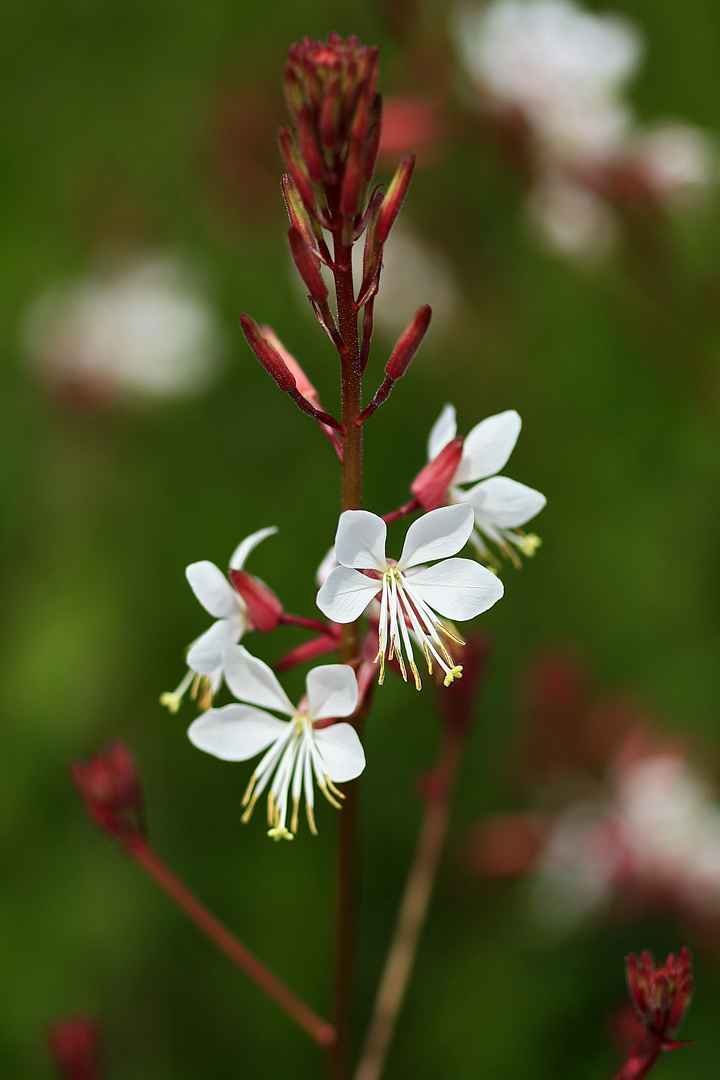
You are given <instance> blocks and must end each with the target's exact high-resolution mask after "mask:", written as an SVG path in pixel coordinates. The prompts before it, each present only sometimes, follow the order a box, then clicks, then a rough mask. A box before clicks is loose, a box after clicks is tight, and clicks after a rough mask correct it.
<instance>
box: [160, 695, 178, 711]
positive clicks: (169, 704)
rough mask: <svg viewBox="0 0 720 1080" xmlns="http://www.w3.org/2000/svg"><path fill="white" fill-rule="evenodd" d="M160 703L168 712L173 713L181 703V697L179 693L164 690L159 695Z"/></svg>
mask: <svg viewBox="0 0 720 1080" xmlns="http://www.w3.org/2000/svg"><path fill="white" fill-rule="evenodd" d="M160 704H161V705H164V706H165V708H166V709H167V710H168V712H171V713H173V715H174V714H175V713H176V712H177V711H178V709H179V708H180V706H181V705H182V698H181V697H180V695H179V694H175V693H173V692H172V691H171V690H166V691H165V693H164V694H161V695H160Z"/></svg>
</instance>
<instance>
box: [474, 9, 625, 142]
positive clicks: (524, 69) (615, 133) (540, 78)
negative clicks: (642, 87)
mask: <svg viewBox="0 0 720 1080" xmlns="http://www.w3.org/2000/svg"><path fill="white" fill-rule="evenodd" d="M455 36H456V40H457V43H458V48H459V49H460V52H461V55H462V57H463V60H464V62H465V66H466V68H467V69H468V72H469V74H470V75H471V77H472V78H473V80H474V81H475V83H476V84H477V85H478V87H479V89H480V90H481V91H482V92H483V93H484V94H485V95H486V96H490V97H491V98H494V99H495V100H499V101H500V102H502V103H504V104H505V105H511V106H514V107H516V108H518V109H520V110H521V112H522V113H523V114H524V116H525V117H526V118H527V119H528V121H529V122H530V124H531V125H532V126H533V128H534V130H535V133H536V135H537V136H538V137H539V138H540V140H541V142H542V143H544V144H545V145H546V146H548V147H549V148H550V149H551V151H552V153H553V154H555V153H558V152H560V153H562V154H565V153H570V154H577V153H582V154H586V153H588V152H590V153H593V154H595V153H598V152H602V151H604V150H607V149H609V148H613V147H614V146H616V145H617V143H618V142H619V140H620V139H621V138H622V137H623V135H624V133H625V131H626V130H627V128H628V125H629V123H630V113H629V110H628V109H627V107H626V106H625V104H624V103H623V102H622V99H621V93H622V91H623V90H624V87H625V84H626V83H627V81H628V79H629V78H630V76H631V75H632V74H633V72H634V71H635V69H636V67H637V64H638V61H639V58H640V54H641V52H642V42H641V39H640V37H639V35H638V33H637V31H636V30H635V28H634V27H633V26H631V25H630V24H629V23H628V22H626V21H625V20H624V19H622V18H619V17H618V16H615V15H596V14H594V13H592V12H587V11H583V10H582V8H580V7H578V6H577V5H575V4H574V3H572V2H571V0H495V2H494V3H491V4H488V5H487V6H485V5H483V6H476V7H470V8H466V9H465V10H464V11H463V12H461V15H460V17H459V19H458V20H457V23H456V34H455Z"/></svg>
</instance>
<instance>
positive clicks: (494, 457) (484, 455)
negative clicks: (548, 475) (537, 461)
mask: <svg viewBox="0 0 720 1080" xmlns="http://www.w3.org/2000/svg"><path fill="white" fill-rule="evenodd" d="M521 426H522V420H521V419H520V417H519V416H518V414H517V413H516V412H515V410H514V409H508V410H507V412H503V413H498V415H497V416H488V418H487V420H483V421H481V423H479V424H476V425H475V427H474V428H473V429H472V431H471V432H470V433H469V434H468V435H467V437H466V439H465V442H464V443H463V452H462V457H461V458H460V465H459V466H458V471H457V472H456V473H455V478H454V481H453V483H455V484H471V483H473V482H474V481H475V480H482V479H483V477H485V476H492V475H493V473H496V472H499V471H500V469H502V467H503V465H504V464H505V462H506V461H507V459H508V458H509V457H510V455H511V453H512V452H513V447H514V446H515V443H516V442H517V437H518V435H519V434H520V428H521Z"/></svg>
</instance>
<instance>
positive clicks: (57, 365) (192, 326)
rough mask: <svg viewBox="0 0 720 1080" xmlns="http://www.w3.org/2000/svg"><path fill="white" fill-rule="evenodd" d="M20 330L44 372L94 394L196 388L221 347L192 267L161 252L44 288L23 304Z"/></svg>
mask: <svg viewBox="0 0 720 1080" xmlns="http://www.w3.org/2000/svg"><path fill="white" fill-rule="evenodd" d="M22 338H23V343H24V346H25V349H26V351H27V355H28V359H29V362H30V363H31V365H32V366H33V368H34V369H35V370H36V371H37V373H38V375H39V376H40V377H41V378H42V379H43V380H45V381H47V382H48V383H49V384H50V385H51V386H54V387H57V388H59V389H61V390H67V391H76V392H77V393H78V394H79V395H81V396H82V397H83V398H86V399H88V400H91V401H92V400H97V401H99V402H103V401H105V400H113V399H116V398H120V399H124V398H136V399H137V398H145V399H153V400H161V399H164V398H179V397H185V396H187V395H192V394H196V393H198V392H199V391H201V390H203V389H204V388H205V387H206V386H207V385H208V384H209V383H210V382H211V381H212V379H213V378H214V377H215V375H216V373H217V370H218V364H219V359H220V351H221V340H220V330H219V326H218V321H217V318H216V315H215V313H214V311H213V309H212V308H211V306H210V305H209V303H208V301H207V299H206V298H205V296H204V295H203V294H202V292H201V291H199V289H198V286H197V283H196V281H195V278H194V275H193V274H192V273H191V272H190V270H189V269H188V267H187V266H185V265H184V264H183V263H181V262H178V261H177V260H175V259H172V258H170V257H166V256H160V255H149V256H146V257H145V258H143V259H139V260H136V261H134V262H131V263H124V264H122V265H121V266H118V267H115V268H114V269H112V270H110V271H108V272H107V273H97V274H95V275H93V276H87V277H85V278H80V279H75V280H70V281H68V282H66V283H61V284H58V285H56V286H54V287H53V288H51V289H49V290H48V291H47V292H45V293H44V294H42V295H41V296H40V297H38V298H37V299H36V300H35V301H34V303H33V304H32V305H31V306H30V308H29V309H28V311H27V312H26V315H25V317H24V320H23V325H22Z"/></svg>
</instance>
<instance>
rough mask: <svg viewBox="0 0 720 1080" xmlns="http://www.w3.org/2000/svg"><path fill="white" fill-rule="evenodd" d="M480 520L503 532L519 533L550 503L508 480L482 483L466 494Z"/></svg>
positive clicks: (540, 495) (496, 479)
mask: <svg viewBox="0 0 720 1080" xmlns="http://www.w3.org/2000/svg"><path fill="white" fill-rule="evenodd" d="M465 498H466V499H467V501H468V502H469V503H471V504H472V506H473V507H474V508H475V510H476V513H477V516H478V517H482V518H484V519H487V520H489V521H491V522H492V523H493V524H494V525H499V526H500V527H501V528H504V529H516V528H517V527H518V526H519V525H524V524H525V523H526V522H527V521H530V519H531V518H534V517H535V515H536V514H539V513H540V511H541V510H542V508H543V507H544V505H545V503H546V502H547V500H546V498H545V496H544V495H542V494H541V493H540V492H539V491H535V489H534V488H531V487H526V486H525V484H519V483H518V482H517V481H516V480H511V479H510V478H509V477H507V476H493V477H491V479H490V480H483V481H481V482H480V483H479V484H477V485H476V486H475V487H474V488H470V490H469V491H467V492H466V493H465Z"/></svg>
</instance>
